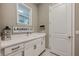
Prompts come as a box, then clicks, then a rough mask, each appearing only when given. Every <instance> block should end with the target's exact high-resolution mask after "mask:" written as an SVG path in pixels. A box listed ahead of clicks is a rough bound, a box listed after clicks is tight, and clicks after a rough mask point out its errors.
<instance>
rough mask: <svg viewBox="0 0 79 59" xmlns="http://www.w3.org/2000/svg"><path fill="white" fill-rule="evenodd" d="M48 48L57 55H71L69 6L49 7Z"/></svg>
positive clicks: (56, 5) (57, 5)
mask: <svg viewBox="0 0 79 59" xmlns="http://www.w3.org/2000/svg"><path fill="white" fill-rule="evenodd" d="M49 48H50V49H51V50H52V52H53V53H56V54H58V55H71V4H55V5H51V6H50V7H49Z"/></svg>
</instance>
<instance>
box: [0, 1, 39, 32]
mask: <svg viewBox="0 0 79 59" xmlns="http://www.w3.org/2000/svg"><path fill="white" fill-rule="evenodd" d="M26 5H28V6H29V7H31V8H32V21H33V29H34V31H37V21H38V15H37V14H38V13H37V5H36V4H33V3H27V4H26ZM0 6H1V18H0V19H1V20H2V21H1V22H2V28H3V27H4V26H6V25H9V26H11V27H12V26H17V24H16V21H17V12H16V4H15V3H3V4H0ZM18 26H19V25H18ZM20 26H21V25H20Z"/></svg>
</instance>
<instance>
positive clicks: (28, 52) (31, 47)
mask: <svg viewBox="0 0 79 59" xmlns="http://www.w3.org/2000/svg"><path fill="white" fill-rule="evenodd" d="M43 50H45V40H44V38H37V39H36V40H33V41H31V42H29V43H25V52H24V55H25V56H38V55H40V54H41V53H42V51H43Z"/></svg>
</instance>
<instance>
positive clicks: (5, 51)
mask: <svg viewBox="0 0 79 59" xmlns="http://www.w3.org/2000/svg"><path fill="white" fill-rule="evenodd" d="M23 47H24V44H18V45H14V46H11V47H7V48H5V49H3V54H4V55H8V54H10V53H13V52H16V51H18V50H19V49H22V48H23Z"/></svg>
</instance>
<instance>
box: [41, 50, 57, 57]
mask: <svg viewBox="0 0 79 59" xmlns="http://www.w3.org/2000/svg"><path fill="white" fill-rule="evenodd" d="M41 56H56V55H54V54H52V53H50V51H49V50H46V51H45V52H44V53H43V54H42V55H41Z"/></svg>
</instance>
